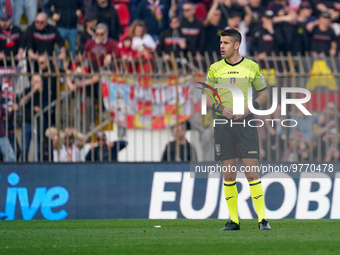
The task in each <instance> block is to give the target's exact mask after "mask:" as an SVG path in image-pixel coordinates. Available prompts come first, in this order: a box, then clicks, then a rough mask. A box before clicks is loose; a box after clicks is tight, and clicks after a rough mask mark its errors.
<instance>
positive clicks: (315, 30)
mask: <svg viewBox="0 0 340 255" xmlns="http://www.w3.org/2000/svg"><path fill="white" fill-rule="evenodd" d="M306 28H307V30H308V31H309V32H310V33H311V35H312V42H311V51H312V52H316V53H318V54H319V53H325V54H326V55H331V56H335V55H336V51H337V43H336V35H335V32H334V30H333V28H332V27H331V14H330V13H329V12H321V14H320V16H319V18H318V19H317V20H316V21H313V22H310V23H308V24H307V26H306Z"/></svg>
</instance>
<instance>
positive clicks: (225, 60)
mask: <svg viewBox="0 0 340 255" xmlns="http://www.w3.org/2000/svg"><path fill="white" fill-rule="evenodd" d="M243 59H244V57H242V59H241V60H240V61H239V62H237V63H235V64H230V63H228V62H227V59H226V58H225V59H224V62H225V63H226V64H227V65H230V66H236V65H238V64H240V63H241V62H242V61H243Z"/></svg>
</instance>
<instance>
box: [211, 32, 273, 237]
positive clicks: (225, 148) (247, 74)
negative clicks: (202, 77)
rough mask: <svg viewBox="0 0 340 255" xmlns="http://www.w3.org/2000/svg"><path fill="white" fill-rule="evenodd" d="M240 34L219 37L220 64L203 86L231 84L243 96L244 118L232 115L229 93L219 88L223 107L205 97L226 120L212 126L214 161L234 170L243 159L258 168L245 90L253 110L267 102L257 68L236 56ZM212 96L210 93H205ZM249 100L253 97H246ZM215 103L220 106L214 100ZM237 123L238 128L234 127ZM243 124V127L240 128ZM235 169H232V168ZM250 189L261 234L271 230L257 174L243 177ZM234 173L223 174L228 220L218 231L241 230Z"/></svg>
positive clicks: (249, 165) (220, 117) (255, 141)
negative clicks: (251, 100) (238, 89)
mask: <svg viewBox="0 0 340 255" xmlns="http://www.w3.org/2000/svg"><path fill="white" fill-rule="evenodd" d="M241 39H242V38H241V34H240V33H239V32H238V31H237V30H236V29H226V30H224V31H222V33H221V40H220V50H221V56H222V60H220V61H218V62H216V63H214V64H212V65H211V66H210V68H209V71H208V75H207V81H206V83H207V84H208V85H210V86H211V87H212V88H214V89H215V86H216V84H225V85H227V84H231V85H234V86H237V87H238V88H240V89H241V90H242V92H243V94H244V98H245V99H244V114H243V115H234V114H233V97H232V94H231V92H230V90H229V89H227V88H218V89H216V90H217V93H218V95H219V96H220V99H221V101H222V104H219V103H214V100H213V99H212V98H210V97H209V96H207V106H208V107H209V108H211V109H213V110H214V111H215V113H216V116H217V118H219V119H224V120H227V121H228V122H227V124H223V125H222V124H219V125H215V130H214V133H215V159H216V160H220V161H222V164H223V166H225V167H226V168H225V169H232V168H234V169H235V167H236V159H237V158H240V159H242V164H243V166H244V167H245V168H246V169H254V168H255V167H256V166H258V158H259V145H258V134H257V128H255V127H250V126H247V123H248V121H249V120H251V119H252V118H253V115H252V113H251V112H250V111H249V109H248V107H247V106H248V97H247V91H248V88H250V87H253V89H254V90H256V91H257V93H258V97H257V98H256V100H254V101H253V106H254V108H255V109H259V108H260V107H261V106H262V105H263V104H265V103H266V101H267V100H268V91H267V85H266V83H265V81H264V79H263V77H262V74H261V72H260V68H259V66H258V64H256V63H255V62H253V61H252V60H249V59H246V58H243V57H242V56H241V55H240V54H239V47H240V44H241ZM208 92H209V93H211V94H213V91H211V90H208ZM249 96H252V95H249ZM216 102H219V101H218V100H216ZM231 122H234V123H235V122H237V123H240V124H233V125H231V124H230V123H231ZM241 123H245V125H243V124H241ZM234 166H235V167H234ZM245 175H246V177H247V179H248V182H249V187H250V194H251V197H252V199H253V202H254V205H255V209H256V212H257V216H258V225H259V229H260V230H270V229H271V228H270V225H269V223H268V221H267V220H266V217H265V212H264V211H265V202H264V194H263V188H262V184H261V180H260V178H259V174H258V171H256V170H254V171H250V172H246V173H245ZM235 180H236V172H232V171H230V172H225V173H224V194H225V199H226V201H227V205H228V210H229V214H230V220H229V221H228V222H227V223H226V224H225V227H224V228H222V229H221V231H226V230H240V222H239V217H238V208H237V196H238V192H237V187H236V181H235Z"/></svg>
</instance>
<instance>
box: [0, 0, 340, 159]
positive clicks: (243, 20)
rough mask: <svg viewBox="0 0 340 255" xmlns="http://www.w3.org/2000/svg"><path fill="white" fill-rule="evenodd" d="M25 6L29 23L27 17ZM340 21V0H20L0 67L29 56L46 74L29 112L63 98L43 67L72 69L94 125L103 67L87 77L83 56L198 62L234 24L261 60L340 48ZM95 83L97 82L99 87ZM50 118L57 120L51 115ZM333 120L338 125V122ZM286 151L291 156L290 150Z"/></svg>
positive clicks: (9, 12) (96, 64) (96, 60)
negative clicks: (82, 75)
mask: <svg viewBox="0 0 340 255" xmlns="http://www.w3.org/2000/svg"><path fill="white" fill-rule="evenodd" d="M8 2H9V3H10V2H11V1H8ZM23 13H25V16H26V18H27V22H28V24H27V26H23V24H22V22H21V21H22V14H23ZM339 24H340V6H339V4H338V3H337V2H335V1H334V2H333V1H320V0H306V1H301V0H292V1H286V0H262V1H261V0H238V1H237V0H202V1H194V0H192V1H189V0H176V1H170V0H72V1H56V0H44V1H40V3H38V1H37V0H25V1H23V0H20V1H19V0H16V1H14V4H13V6H12V8H9V7H8V5H4V6H0V68H8V67H12V68H15V67H16V65H18V63H19V62H20V61H21V60H22V59H23V58H25V57H28V61H26V64H27V70H28V71H32V72H34V73H39V74H37V75H33V76H32V77H31V78H30V81H29V82H30V84H31V87H29V88H27V89H26V90H25V91H24V93H23V95H22V97H21V98H20V102H19V104H18V108H25V112H28V113H31V112H33V113H39V111H41V110H42V109H41V107H42V108H43V107H45V106H46V105H47V104H48V103H49V102H51V101H53V100H55V99H56V84H57V80H56V78H55V77H53V78H51V77H50V78H48V77H47V76H46V75H44V74H46V73H53V72H54V71H56V68H58V69H59V68H60V69H63V71H64V73H66V76H65V84H66V85H67V88H68V89H69V90H70V91H75V90H78V89H79V90H84V89H85V97H86V101H87V103H86V104H85V108H86V112H87V119H86V121H87V123H86V126H87V127H91V124H92V123H93V122H94V120H92V119H91V117H90V116H91V114H89V112H90V111H91V109H90V108H89V107H92V106H93V101H92V100H93V96H94V99H98V97H99V95H98V89H97V88H98V87H99V79H100V77H99V76H98V75H94V76H92V77H89V78H87V79H78V78H77V77H76V76H72V74H74V73H76V72H78V73H86V72H88V71H89V68H90V67H89V66H86V65H85V64H84V63H86V62H85V61H83V60H84V59H86V58H88V59H90V61H91V63H92V65H91V69H93V71H95V72H96V71H98V70H99V69H100V68H102V67H104V68H111V69H113V68H115V67H114V63H113V60H114V57H117V58H121V59H123V60H125V61H128V62H131V61H132V60H134V59H140V58H141V59H143V60H150V59H152V58H153V57H154V54H158V55H159V56H160V58H162V59H163V60H164V61H170V58H171V54H174V56H175V57H176V58H177V59H178V58H181V56H184V57H186V56H188V55H190V54H189V53H191V54H192V55H193V56H194V57H195V60H196V61H200V60H202V57H203V56H204V53H205V52H208V54H209V56H212V55H213V52H216V53H217V56H218V55H219V54H218V52H219V35H220V32H221V31H222V30H224V29H225V28H236V29H238V30H239V31H240V32H241V34H242V35H243V41H242V43H241V48H240V53H241V55H243V56H246V55H247V54H255V53H256V54H257V56H258V58H259V59H260V60H264V59H265V58H266V55H270V54H272V52H274V53H275V54H278V53H279V52H280V51H282V52H283V53H284V54H285V53H287V52H288V51H290V52H292V53H293V54H298V53H299V52H300V53H302V54H304V53H305V52H310V53H311V52H314V53H316V54H321V53H324V54H326V55H332V56H335V55H336V53H337V50H338V44H339V42H340V40H339V35H340V25H339ZM66 41H67V43H66ZM55 50H57V51H56V52H57V53H56V57H57V59H58V61H60V65H59V66H58V67H57V66H55V65H54V64H53V63H52V62H51V61H50V60H51V59H52V57H53V55H54V54H55ZM181 52H183V55H181ZM25 54H26V55H25ZM70 60H74V61H72V64H69V63H70V62H71V61H70ZM149 68H152V63H151V65H150V63H148V64H143V63H142V64H141V65H138V63H137V65H136V66H133V65H132V64H131V63H130V64H128V70H129V71H132V70H133V69H136V71H137V72H141V71H144V72H146V71H148V70H149ZM3 82H4V81H3ZM90 88H94V89H93V91H94V92H95V94H94V95H92V93H91V91H92V90H91V89H90ZM335 106H336V105H335ZM6 107H7V108H6ZM6 109H8V110H7V113H6ZM14 111H15V109H14ZM12 112H13V109H12V108H11V107H8V105H6V104H3V103H2V104H1V115H0V142H1V144H0V149H1V150H0V151H1V153H2V154H3V155H7V156H5V157H6V158H7V160H8V161H12V160H13V158H15V155H12V154H13V153H12V151H11V150H10V149H11V148H10V147H11V146H12V147H13V146H14V145H13V142H12V143H11V144H12V145H11V146H8V143H7V141H6V140H5V139H3V137H5V134H4V130H5V129H2V126H3V125H4V124H3V123H2V122H3V120H4V118H5V116H4V113H6V114H5V115H6V117H7V118H9V119H10V118H11V116H12ZM47 114H48V115H49V116H47ZM51 114H52V115H53V114H54V113H53V112H52V113H51V112H44V114H43V116H42V117H43V118H42V119H43V121H42V122H43V124H42V125H40V126H41V127H42V128H43V130H41V132H45V131H46V130H47V128H48V126H49V125H53V124H55V123H53V120H54V119H55V118H54V117H51ZM326 115H327V116H329V114H326V113H325V116H326ZM32 117H33V115H31V114H27V115H25V116H24V120H23V123H24V124H23V126H24V128H23V129H22V130H23V132H24V133H25V134H23V135H22V137H25V138H24V139H23V140H22V141H21V144H22V146H20V147H21V149H23V150H24V152H23V153H21V154H22V160H27V157H28V154H27V153H28V147H29V143H30V140H31V137H32V132H33V131H32V123H31V122H32ZM49 118H50V119H51V121H50V123H48V121H47V120H48V119H49ZM327 118H328V117H327ZM323 119H324V120H323V121H322V117H320V119H319V120H317V121H316V123H319V124H318V125H320V126H322V125H324V129H325V128H326V127H328V126H329V125H330V123H333V122H329V121H327V122H325V118H323ZM38 121H39V119H38ZM322 123H324V124H322ZM306 126H309V125H306ZM337 127H338V125H336V128H337ZM278 128H279V127H278ZM276 129H277V128H274V127H271V128H269V127H268V133H270V134H271V135H272V134H273V135H272V136H273V138H271V139H272V142H271V143H273V144H274V145H271V147H272V148H274V149H273V153H274V152H275V146H276V145H275V142H277V139H276V138H275V134H277V132H279V131H278V130H276ZM329 129H330V130H332V132H333V133H334V128H333V129H331V128H329ZM320 130H323V129H322V128H320V129H318V132H319V133H318V135H319V136H320V137H322V138H321V140H322V143H324V144H331V146H327V148H325V150H324V151H327V153H326V154H327V159H329V158H330V159H334V158H339V152H338V149H337V148H338V143H336V144H335V143H333V142H332V139H335V138H334V137H335V136H337V134H338V132H337V133H335V134H333V133H332V132H331V131H329V130H327V132H326V131H325V132H324V133H322V134H321V133H320V132H321V131H320ZM328 131H329V132H328ZM39 132H40V130H39ZM300 133H302V134H303V135H305V134H306V131H304V130H301V131H297V132H295V133H292V134H291V137H300ZM301 139H302V138H301ZM313 139H314V138H313ZM313 139H310V138H308V140H313ZM274 140H275V141H274ZM295 140H296V139H295ZM38 143H40V141H39V139H38ZM65 146H66V147H67V145H65ZM112 146H113V145H112ZM278 146H281V145H278ZM299 146H300V147H299V148H300V150H301V151H304V152H306V151H307V150H308V149H309V147H308V148H306V147H304V146H303V143H299ZM170 147H171V146H170ZM293 147H294V146H293ZM328 148H335V149H332V150H328ZM6 150H8V151H7V152H6ZM38 150H40V148H39V146H38ZM310 151H311V150H310ZM6 153H7V154H6ZM96 153H97V152H95V155H96ZM171 157H172V156H171ZM283 157H285V159H288V158H289V155H288V156H287V155H286V156H283ZM324 157H325V158H326V155H324Z"/></svg>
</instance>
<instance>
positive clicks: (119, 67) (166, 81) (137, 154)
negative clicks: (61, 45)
mask: <svg viewBox="0 0 340 255" xmlns="http://www.w3.org/2000/svg"><path fill="white" fill-rule="evenodd" d="M180 56H181V58H177V59H176V58H175V56H174V54H171V59H170V61H163V59H162V57H161V56H158V55H157V54H152V57H149V58H146V59H142V58H141V57H139V58H137V59H133V58H132V56H131V58H130V61H128V60H126V59H121V58H116V56H115V55H112V62H111V64H110V65H109V66H102V65H101V63H100V61H99V57H98V56H97V61H96V62H92V61H91V58H90V56H89V55H87V56H86V55H85V54H84V55H82V56H80V55H78V56H77V57H76V59H74V58H73V57H72V56H70V59H69V61H68V62H67V63H60V62H59V61H58V60H57V58H56V55H55V54H54V55H53V56H52V57H49V56H47V54H45V56H44V57H43V56H41V57H40V58H39V60H38V63H36V62H34V61H33V60H32V59H30V58H26V59H23V60H22V62H21V63H19V65H20V66H21V67H24V68H21V69H22V70H20V69H19V68H17V67H18V63H16V62H15V60H14V58H13V54H11V56H10V57H8V59H10V61H11V63H12V65H11V67H9V66H7V64H6V61H4V66H3V68H2V70H0V72H1V78H2V84H3V85H2V98H3V101H2V105H4V106H5V107H6V109H11V108H12V110H13V112H14V113H13V117H11V116H10V115H11V114H12V113H11V112H10V111H8V110H5V111H4V112H5V113H6V116H5V118H4V119H5V121H4V130H5V136H4V137H5V139H6V140H11V141H12V142H11V143H10V144H8V143H5V147H4V149H3V151H4V152H5V153H2V154H4V155H3V158H5V159H8V158H11V156H10V155H9V154H10V152H9V149H8V147H9V146H11V147H12V149H13V151H14V154H15V155H16V159H15V161H22V162H26V161H43V160H46V161H60V160H61V158H60V157H63V158H65V157H66V156H67V155H68V152H67V153H66V154H65V152H63V151H62V148H64V147H67V144H69V139H70V138H72V139H73V138H75V141H74V144H79V148H82V149H81V150H79V157H78V158H77V159H72V160H85V158H86V153H85V152H87V150H88V148H85V147H86V145H85V147H84V144H86V142H91V141H92V142H93V141H96V137H95V135H94V134H95V133H96V132H97V131H99V130H100V129H106V130H108V131H112V130H113V126H114V127H115V130H114V131H112V132H107V133H108V134H110V133H113V134H112V137H108V140H112V139H117V140H118V141H116V143H110V144H109V147H110V148H109V149H111V150H116V152H115V153H113V154H110V153H109V156H108V157H109V158H110V160H116V159H117V158H115V159H114V158H112V155H113V156H114V157H117V154H119V155H120V160H122V161H159V160H161V159H162V158H163V159H164V157H163V156H164V155H163V151H164V150H165V148H166V147H165V145H166V144H167V146H168V147H167V148H168V150H167V153H170V149H171V148H170V147H169V146H171V144H170V143H169V141H170V140H176V141H177V142H176V143H175V144H176V146H175V152H176V156H175V160H179V161H180V155H179V154H180V151H181V150H182V149H181V148H180V146H179V144H180V142H179V138H178V137H173V136H172V135H171V134H170V133H169V130H170V126H176V125H177V124H178V123H180V122H182V121H184V120H189V118H187V116H182V115H181V114H179V111H180V110H183V109H181V105H183V104H184V103H183V102H184V101H185V100H191V102H190V104H191V105H194V103H197V102H193V101H192V100H193V98H192V96H193V94H192V91H193V89H191V90H190V96H191V97H189V98H187V99H185V98H184V101H183V102H182V101H181V100H183V98H182V97H181V96H182V95H181V93H182V92H183V91H186V89H187V87H186V85H185V84H186V83H190V84H191V88H194V86H196V85H194V83H195V81H204V77H205V73H206V70H207V68H208V67H209V66H210V64H212V63H213V62H216V61H218V60H219V59H218V54H217V53H213V54H208V53H207V52H205V53H204V57H203V58H202V59H196V58H195V57H194V56H193V55H192V54H191V53H188V54H184V53H183V52H181V53H180ZM248 57H249V58H251V59H253V60H255V61H256V62H257V63H259V65H260V67H261V69H262V73H263V75H264V78H265V79H266V81H267V84H268V88H269V92H270V93H271V88H272V87H274V86H277V87H303V88H308V89H309V90H310V91H311V92H312V100H313V102H312V103H310V104H309V105H308V107H309V108H310V109H311V110H312V112H313V115H314V116H313V119H312V120H302V122H301V123H310V124H311V125H313V128H312V129H313V135H311V136H309V140H308V141H304V140H303V139H301V137H300V136H301V131H297V130H296V128H295V129H292V130H290V131H288V130H286V129H282V130H281V129H280V128H279V127H269V126H265V127H263V128H261V129H259V134H260V136H259V137H260V151H261V158H262V159H263V160H266V161H276V162H278V161H294V160H295V161H296V160H298V161H318V162H322V161H338V160H339V159H340V155H339V154H340V152H339V151H340V146H339V144H340V143H339V141H338V140H339V129H338V128H339V105H340V104H339V103H340V102H339V85H338V84H339V81H338V79H339V76H340V74H339V71H338V70H339V67H340V55H338V56H335V57H331V56H327V57H325V56H322V55H321V56H320V55H319V56H316V55H310V54H308V53H306V54H305V56H301V54H299V55H297V56H292V55H291V54H287V55H283V54H279V55H275V54H271V55H270V56H266V57H265V58H264V59H259V58H258V55H255V56H248ZM39 61H41V63H40V62H39ZM44 61H45V63H43V62H44ZM61 65H63V66H64V70H62V71H61V70H59V67H60V66H61ZM26 67H27V70H29V71H25V70H24V69H25V68H26ZM185 77H186V78H185ZM184 78H185V79H187V80H185V79H184ZM181 79H184V81H183V82H182V83H181V82H180V80H181ZM113 80H114V81H113ZM157 82H158V83H159V84H158V83H157ZM6 83H7V84H8V85H7V87H6V85H4V84H6ZM133 84H134V85H133ZM150 84H152V85H150ZM157 84H158V85H157ZM134 86H135V87H134ZM148 86H149V87H150V86H154V88H155V89H154V90H150V88H149V87H148ZM157 86H159V91H158V87H157ZM171 86H173V87H171ZM189 87H190V86H189ZM189 87H188V88H189ZM25 88H26V89H25ZM42 88H43V89H42ZM113 88H114V91H113V93H116V94H115V97H114V98H110V97H112V94H110V93H111V92H112V91H108V90H110V89H113ZM126 88H129V89H130V91H129V93H130V94H129V93H128V92H127V91H126ZM174 88H175V89H174ZM103 89H105V91H103ZM171 91H173V92H171ZM133 93H142V94H143V93H144V94H143V95H144V96H143V95H142V96H140V95H138V96H139V97H140V99H139V100H135V99H134V97H136V95H137V94H133ZM147 93H149V94H150V93H151V94H152V93H159V94H157V96H158V97H162V96H163V97H164V98H165V99H162V100H163V101H161V102H162V104H161V103H158V104H157V103H155V104H153V105H152V106H151V108H152V107H160V108H162V109H163V108H164V109H166V111H164V119H166V121H168V119H171V121H168V122H166V121H165V122H164V123H165V124H164V123H163V122H161V121H160V119H161V117H160V116H159V115H156V114H155V113H154V112H153V111H152V110H150V109H151V108H150V102H149V101H150V100H149V99H148V97H150V95H149V94H147ZM126 96H129V97H131V98H132V99H134V100H135V101H133V100H130V101H129V103H130V104H128V105H126V103H125V104H124V103H121V102H122V101H124V100H125V97H126ZM293 96H295V97H296V96H297V95H293ZM152 100H161V99H159V98H157V99H152ZM194 100H199V99H197V98H196V99H194ZM137 101H138V102H137ZM170 101H171V102H172V104H171V107H173V108H171V107H169V104H168V102H170ZM164 102H165V103H164ZM135 103H136V104H137V105H134V104H135ZM138 104H139V105H138ZM122 105H123V108H124V109H120V107H122ZM104 106H105V107H104ZM137 106H138V107H141V108H139V109H137V108H136V107H137ZM269 106H270V102H269V103H268V107H269ZM133 107H134V109H135V110H136V109H137V110H139V111H140V112H142V111H143V112H142V113H139V114H140V119H143V118H144V120H143V121H145V119H147V118H151V119H152V121H151V122H152V123H153V124H152V126H151V128H150V127H149V126H148V127H143V125H142V124H140V123H139V124H140V125H139V126H138V125H136V123H135V122H136V121H135V118H134V117H133V116H132V117H131V116H129V115H131V114H128V112H127V111H128V110H131V109H132V108H133ZM148 107H149V108H148ZM167 107H168V108H169V109H168V108H167ZM170 108H171V109H170ZM110 109H111V110H110ZM112 109H114V110H112ZM141 109H142V110H141ZM12 110H11V111H12ZM167 111H173V112H172V113H171V114H169V113H168V112H167ZM290 111H291V112H290V116H291V118H294V119H295V118H301V116H300V117H299V112H298V111H297V109H295V108H291V109H290ZM145 112H151V113H150V114H149V113H148V114H149V115H147V114H145ZM137 113H138V111H137ZM189 115H193V112H191V113H190V114H189ZM274 115H275V113H274ZM120 116H123V117H122V119H124V121H120V119H119V117H120ZM130 117H131V119H129V118H130ZM274 117H275V116H274ZM209 118H210V119H211V115H209V114H208V116H205V117H204V116H196V117H195V118H194V119H195V120H194V121H193V120H192V119H190V121H189V123H190V124H191V125H190V126H191V129H190V133H192V134H193V133H195V132H196V133H197V134H199V135H200V136H202V135H203V134H208V135H209V136H212V132H206V130H207V129H208V128H209V125H210V124H209V121H207V120H208V119H209ZM112 121H113V123H114V124H112ZM129 121H130V122H133V124H131V123H129ZM11 122H13V123H11ZM155 123H156V124H155ZM157 123H158V124H157ZM169 123H170V124H169ZM51 127H55V129H53V132H52V131H51ZM68 128H72V132H71V131H70V130H69V129H68ZM185 128H186V127H185ZM65 129H66V131H65ZM46 130H47V131H51V132H52V133H53V134H52V135H51V132H47V134H48V136H49V137H46V135H45V132H46ZM75 130H76V131H75ZM301 130H303V128H302V129H301ZM68 134H69V135H68ZM186 137H187V138H188V135H187V136H186ZM193 137H197V136H195V135H194V136H191V138H192V139H194V138H193ZM17 140H18V143H17V142H16V141H17ZM31 140H33V146H32V147H31V148H30V147H29V146H30V143H29V141H31ZM122 140H124V141H128V143H129V145H128V146H127V147H126V149H125V150H124V151H122V152H120V153H118V152H119V151H120V149H121V148H120V147H125V146H126V145H127V143H125V144H123V143H122ZM207 140H209V139H207ZM301 140H303V142H301ZM99 142H100V141H99ZM191 142H192V143H193V144H194V145H195V146H196V152H197V158H198V160H202V159H203V158H205V157H203V155H202V154H203V152H202V149H201V148H200V146H201V144H199V143H198V142H197V141H191ZM91 146H92V145H90V147H91ZM87 147H89V146H87ZM79 148H78V147H77V150H78V149H79ZM84 148H85V149H84ZM139 148H140V149H139ZM188 148H189V147H188ZM65 150H67V148H66V149H65ZM106 150H107V148H106V147H105V148H104V149H103V147H100V148H99V152H98V153H99V154H98V155H100V157H99V158H100V159H99V161H103V160H104V159H103V153H104V154H105V153H107V152H106ZM184 150H188V149H187V147H185V146H184ZM200 150H201V151H200ZM28 151H29V152H30V153H31V154H32V155H30V156H28ZM95 153H97V152H96V151H95V150H91V152H90V156H91V158H92V159H90V161H94V160H95V159H94V158H95ZM19 154H20V156H19ZM184 154H185V155H187V154H188V151H185V153H184ZM26 155H27V156H26ZM104 156H105V155H104ZM106 156H107V155H106ZM106 156H105V157H106ZM53 158H54V160H52V159H53ZM165 158H166V160H170V158H171V156H170V154H169V155H167V157H165ZM3 160H4V159H3ZM211 160H213V158H211Z"/></svg>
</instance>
